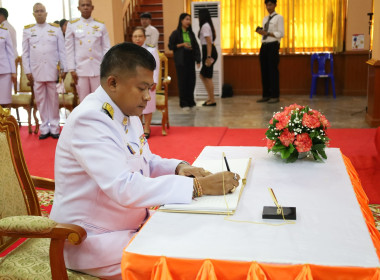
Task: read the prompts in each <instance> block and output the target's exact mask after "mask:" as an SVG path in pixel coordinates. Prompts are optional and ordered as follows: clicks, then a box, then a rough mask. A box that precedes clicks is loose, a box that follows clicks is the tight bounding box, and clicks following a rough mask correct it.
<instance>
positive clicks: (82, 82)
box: [77, 76, 100, 102]
mask: <svg viewBox="0 0 380 280" xmlns="http://www.w3.org/2000/svg"><path fill="white" fill-rule="evenodd" d="M99 86H100V76H95V77H84V76H78V84H77V92H78V97H79V101H80V102H82V101H83V99H84V98H85V97H86V96H87V95H89V94H90V93H92V92H94V91H95V90H96V89H97V88H98V87H99Z"/></svg>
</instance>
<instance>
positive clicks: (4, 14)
mask: <svg viewBox="0 0 380 280" xmlns="http://www.w3.org/2000/svg"><path fill="white" fill-rule="evenodd" d="M0 27H5V28H6V29H8V31H9V34H10V35H11V39H12V44H13V52H14V56H15V59H16V58H17V57H18V52H17V40H16V30H15V29H14V28H13V26H12V25H11V24H10V23H9V22H8V11H7V9H5V8H0Z"/></svg>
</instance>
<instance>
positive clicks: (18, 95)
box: [11, 56, 39, 133]
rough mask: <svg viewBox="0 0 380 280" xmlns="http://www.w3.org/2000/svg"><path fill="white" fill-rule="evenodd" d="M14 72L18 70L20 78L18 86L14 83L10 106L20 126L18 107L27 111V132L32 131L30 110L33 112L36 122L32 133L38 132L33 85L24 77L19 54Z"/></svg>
mask: <svg viewBox="0 0 380 280" xmlns="http://www.w3.org/2000/svg"><path fill="white" fill-rule="evenodd" d="M16 72H17V73H16V74H18V73H19V72H20V75H17V76H19V77H20V80H19V83H18V84H19V87H17V85H14V94H12V103H11V107H12V108H14V109H16V114H17V121H18V123H19V125H20V126H21V121H20V116H19V111H18V108H20V107H23V108H24V109H25V110H26V111H27V112H28V127H29V133H32V132H33V131H32V112H33V117H34V121H35V123H36V127H35V130H34V133H38V129H39V123H38V118H37V115H36V112H37V106H36V104H35V102H34V92H33V85H31V84H30V82H29V81H28V79H27V78H26V74H25V72H24V68H23V67H22V59H21V57H20V56H19V57H18V58H17V59H16Z"/></svg>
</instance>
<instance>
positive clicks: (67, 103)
mask: <svg viewBox="0 0 380 280" xmlns="http://www.w3.org/2000/svg"><path fill="white" fill-rule="evenodd" d="M64 84H65V91H66V93H65V94H62V93H60V94H59V108H60V109H61V108H65V109H67V110H69V111H70V112H71V111H72V110H73V109H74V108H75V107H76V106H77V105H78V103H79V99H78V93H77V90H76V87H75V83H74V81H73V78H72V77H71V73H70V72H68V73H67V75H66V78H65V81H64Z"/></svg>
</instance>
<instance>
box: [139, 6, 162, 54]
mask: <svg viewBox="0 0 380 280" xmlns="http://www.w3.org/2000/svg"><path fill="white" fill-rule="evenodd" d="M140 21H141V25H142V27H144V29H145V37H146V39H145V44H146V45H147V46H150V47H154V48H157V47H158V38H159V37H160V32H158V30H157V28H156V27H154V26H152V25H151V22H152V15H151V14H150V13H142V14H141V15H140Z"/></svg>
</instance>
